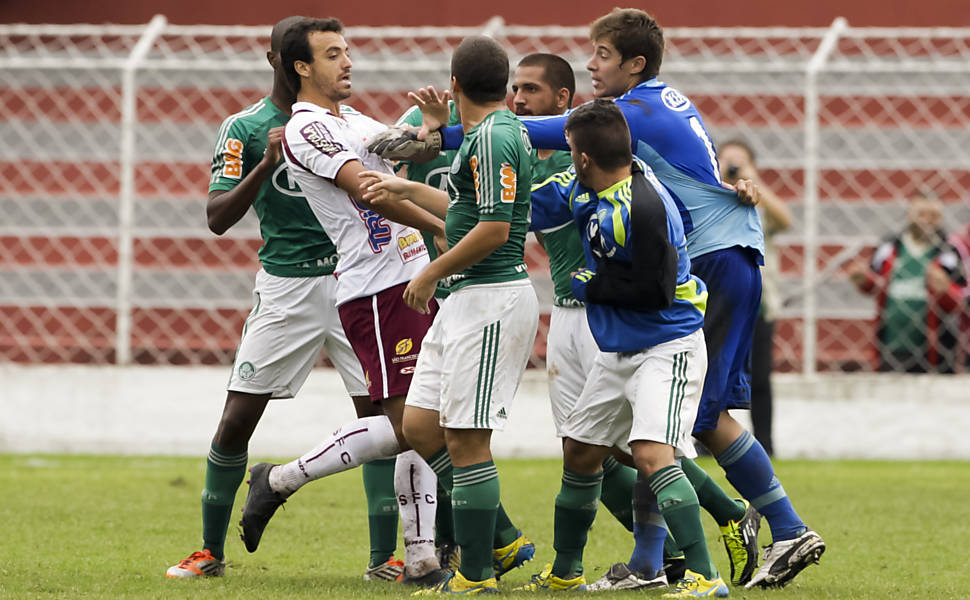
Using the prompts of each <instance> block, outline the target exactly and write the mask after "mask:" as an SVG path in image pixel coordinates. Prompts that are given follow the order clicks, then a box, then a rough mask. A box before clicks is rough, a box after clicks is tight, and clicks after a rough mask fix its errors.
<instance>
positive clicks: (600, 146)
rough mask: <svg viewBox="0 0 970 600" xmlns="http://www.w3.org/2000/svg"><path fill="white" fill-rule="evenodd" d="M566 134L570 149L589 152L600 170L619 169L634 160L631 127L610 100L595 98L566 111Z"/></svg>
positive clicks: (587, 153)
mask: <svg viewBox="0 0 970 600" xmlns="http://www.w3.org/2000/svg"><path fill="white" fill-rule="evenodd" d="M566 133H567V134H569V141H570V142H571V143H572V147H573V150H575V151H576V152H583V153H585V154H586V155H588V156H589V157H590V158H591V159H593V162H594V163H596V166H598V167H599V168H601V169H619V168H621V167H624V166H626V165H629V164H631V163H632V162H633V150H632V149H631V145H632V144H631V142H630V126H629V125H627V122H626V118H625V117H624V116H623V112H622V111H621V110H620V109H619V107H617V105H616V104H614V103H613V102H612V101H611V100H603V99H596V100H593V101H591V102H587V103H586V104H583V105H582V106H580V107H578V108H577V109H576V110H574V111H573V112H571V113H569V117H567V118H566Z"/></svg>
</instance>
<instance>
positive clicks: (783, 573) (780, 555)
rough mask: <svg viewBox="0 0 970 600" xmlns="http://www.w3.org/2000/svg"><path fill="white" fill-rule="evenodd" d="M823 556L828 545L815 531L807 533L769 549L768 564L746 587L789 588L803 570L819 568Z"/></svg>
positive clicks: (762, 566) (766, 552) (806, 531)
mask: <svg viewBox="0 0 970 600" xmlns="http://www.w3.org/2000/svg"><path fill="white" fill-rule="evenodd" d="M823 552H825V542H823V541H822V537H821V536H820V535H819V534H817V533H815V532H814V531H812V530H811V529H807V530H805V533H803V534H801V535H800V536H798V537H797V538H795V539H791V540H783V541H780V542H774V543H773V544H771V545H770V546H766V547H765V553H764V558H763V560H764V563H763V564H762V565H761V568H760V569H758V572H757V573H755V574H754V577H752V578H751V581H749V582H748V584H747V585H745V586H744V587H746V588H748V589H751V588H753V587H754V586H759V587H783V586H785V585H788V583H789V582H790V581H791V580H792V579H794V578H795V576H796V575H798V574H799V573H801V572H802V569H804V568H805V567H807V566H808V565H810V564H812V563H815V564H818V560H819V558H821V557H822V553H823Z"/></svg>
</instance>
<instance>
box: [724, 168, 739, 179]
mask: <svg viewBox="0 0 970 600" xmlns="http://www.w3.org/2000/svg"><path fill="white" fill-rule="evenodd" d="M740 172H741V167H739V166H737V165H728V168H727V176H728V177H729V178H731V179H737V178H738V174H739V173H740Z"/></svg>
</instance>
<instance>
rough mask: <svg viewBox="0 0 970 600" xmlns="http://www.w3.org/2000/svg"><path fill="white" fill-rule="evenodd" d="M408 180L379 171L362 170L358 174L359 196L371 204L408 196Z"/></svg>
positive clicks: (402, 198)
mask: <svg viewBox="0 0 970 600" xmlns="http://www.w3.org/2000/svg"><path fill="white" fill-rule="evenodd" d="M410 183H411V182H410V181H408V180H407V179H402V178H400V177H395V176H394V175H391V174H389V173H383V172H381V171H362V172H361V174H360V191H361V197H362V198H363V199H364V200H366V201H367V202H370V203H371V204H375V205H378V206H379V205H380V204H381V203H382V202H394V201H398V200H404V199H406V198H407V197H408V188H409V185H410Z"/></svg>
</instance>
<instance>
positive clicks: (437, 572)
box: [400, 567, 451, 587]
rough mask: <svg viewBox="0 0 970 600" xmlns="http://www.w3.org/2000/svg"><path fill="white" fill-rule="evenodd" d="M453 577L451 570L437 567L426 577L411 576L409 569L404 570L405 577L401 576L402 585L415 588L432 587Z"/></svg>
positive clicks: (426, 574) (425, 575)
mask: <svg viewBox="0 0 970 600" xmlns="http://www.w3.org/2000/svg"><path fill="white" fill-rule="evenodd" d="M450 575H451V570H450V569H442V568H439V567H435V568H433V569H430V570H429V571H428V572H426V573H425V574H424V575H410V574H409V573H408V569H407V567H405V569H404V575H402V576H401V579H400V581H401V583H403V584H404V585H413V586H415V587H430V586H433V585H437V584H438V583H441V582H442V581H444V580H445V579H446V578H447V577H449V576H450Z"/></svg>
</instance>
